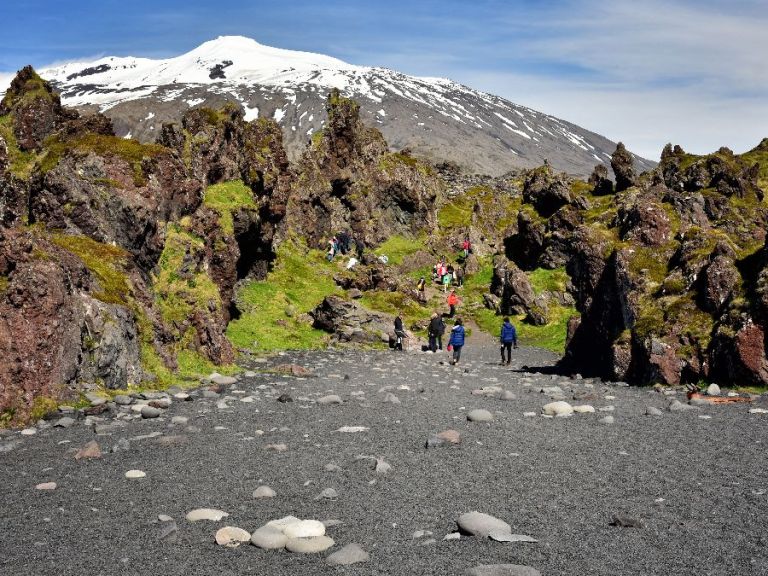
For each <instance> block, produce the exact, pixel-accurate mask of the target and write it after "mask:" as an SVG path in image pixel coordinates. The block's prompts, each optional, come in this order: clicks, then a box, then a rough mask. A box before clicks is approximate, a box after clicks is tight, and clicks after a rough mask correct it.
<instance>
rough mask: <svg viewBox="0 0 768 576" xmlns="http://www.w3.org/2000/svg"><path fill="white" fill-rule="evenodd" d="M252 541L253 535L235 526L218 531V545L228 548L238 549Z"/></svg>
mask: <svg viewBox="0 0 768 576" xmlns="http://www.w3.org/2000/svg"><path fill="white" fill-rule="evenodd" d="M250 539H251V535H250V534H249V533H248V532H246V531H245V530H243V529H242V528H237V527H235V526H224V528H219V530H217V531H216V544H218V545H219V546H226V547H227V548H237V547H238V546H240V544H242V543H243V542H248V540H250Z"/></svg>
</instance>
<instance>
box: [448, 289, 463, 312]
mask: <svg viewBox="0 0 768 576" xmlns="http://www.w3.org/2000/svg"><path fill="white" fill-rule="evenodd" d="M459 302H460V300H459V297H458V296H457V295H456V290H451V293H450V294H448V298H447V299H446V303H447V304H448V306H449V308H450V312H448V317H449V318H453V317H454V316H455V315H456V306H458V305H459Z"/></svg>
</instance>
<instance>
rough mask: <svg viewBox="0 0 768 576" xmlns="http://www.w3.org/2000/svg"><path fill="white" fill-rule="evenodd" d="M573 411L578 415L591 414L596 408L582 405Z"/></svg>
mask: <svg viewBox="0 0 768 576" xmlns="http://www.w3.org/2000/svg"><path fill="white" fill-rule="evenodd" d="M573 411H574V412H576V413H577V414H591V413H593V412H594V411H595V407H594V406H590V405H589V404H582V405H580V406H574V407H573Z"/></svg>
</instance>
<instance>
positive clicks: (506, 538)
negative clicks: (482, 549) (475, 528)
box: [488, 531, 538, 542]
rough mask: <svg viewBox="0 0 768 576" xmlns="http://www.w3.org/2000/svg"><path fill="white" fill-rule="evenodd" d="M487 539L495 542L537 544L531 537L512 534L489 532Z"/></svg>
mask: <svg viewBox="0 0 768 576" xmlns="http://www.w3.org/2000/svg"><path fill="white" fill-rule="evenodd" d="M488 537H489V538H490V539H491V540H495V541H496V542H538V540H536V539H535V538H532V537H531V536H526V535H525V534H512V533H511V532H504V531H500V532H491V533H490V534H489V535H488Z"/></svg>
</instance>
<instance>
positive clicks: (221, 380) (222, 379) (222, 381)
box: [209, 374, 237, 386]
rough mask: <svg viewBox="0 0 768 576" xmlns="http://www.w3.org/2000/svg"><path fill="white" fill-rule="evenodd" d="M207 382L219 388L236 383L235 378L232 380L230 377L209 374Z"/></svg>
mask: <svg viewBox="0 0 768 576" xmlns="http://www.w3.org/2000/svg"><path fill="white" fill-rule="evenodd" d="M209 380H210V381H211V382H213V383H214V384H218V385H219V386H229V385H230V384H234V383H236V382H237V378H232V376H222V375H221V374H211V376H210V377H209Z"/></svg>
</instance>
